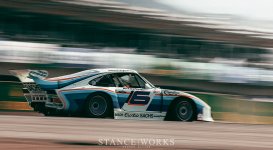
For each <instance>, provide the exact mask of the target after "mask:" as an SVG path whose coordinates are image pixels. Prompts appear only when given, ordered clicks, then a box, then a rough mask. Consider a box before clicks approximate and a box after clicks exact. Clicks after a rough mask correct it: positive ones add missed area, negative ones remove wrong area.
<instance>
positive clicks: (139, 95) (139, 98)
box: [128, 91, 150, 106]
mask: <svg viewBox="0 0 273 150" xmlns="http://www.w3.org/2000/svg"><path fill="white" fill-rule="evenodd" d="M149 95H150V92H146V91H133V93H132V94H131V96H129V99H128V105H137V106H144V105H146V104H148V103H149V101H150V96H149Z"/></svg>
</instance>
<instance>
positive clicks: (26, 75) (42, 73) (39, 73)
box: [9, 69, 48, 83]
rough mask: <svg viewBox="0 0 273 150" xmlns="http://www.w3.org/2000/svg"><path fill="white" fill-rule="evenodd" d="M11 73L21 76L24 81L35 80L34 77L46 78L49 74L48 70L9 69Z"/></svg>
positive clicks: (20, 78)
mask: <svg viewBox="0 0 273 150" xmlns="http://www.w3.org/2000/svg"><path fill="white" fill-rule="evenodd" d="M9 72H10V74H12V75H13V76H15V77H17V78H19V80H20V81H21V82H22V83H29V82H34V81H33V79H32V78H33V77H36V78H39V79H44V78H46V77H47V76H48V72H47V71H46V70H30V69H25V70H9Z"/></svg>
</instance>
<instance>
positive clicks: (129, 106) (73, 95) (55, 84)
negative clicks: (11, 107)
mask: <svg viewBox="0 0 273 150" xmlns="http://www.w3.org/2000/svg"><path fill="white" fill-rule="evenodd" d="M10 73H11V74H12V75H14V76H16V77H18V78H19V79H20V81H21V82H22V83H23V93H24V96H25V98H26V100H27V101H28V103H29V105H30V106H31V107H33V109H34V111H37V112H41V113H43V114H45V115H56V114H58V113H60V112H62V113H64V114H73V113H79V114H83V115H86V116H88V117H94V118H114V119H143V120H176V121H194V120H203V121H213V118H212V117H211V108H210V106H209V105H208V104H206V103H205V102H204V101H203V100H201V99H199V98H197V97H195V96H193V95H191V94H188V93H185V92H182V91H174V90H166V89H160V88H158V87H155V86H154V85H153V84H151V83H150V82H149V81H148V80H146V79H145V78H144V77H142V76H141V75H140V74H138V73H137V72H136V71H135V70H131V69H113V68H109V69H90V70H85V71H81V72H78V73H74V74H70V75H66V76H60V77H55V78H47V76H48V72H47V71H45V70H10Z"/></svg>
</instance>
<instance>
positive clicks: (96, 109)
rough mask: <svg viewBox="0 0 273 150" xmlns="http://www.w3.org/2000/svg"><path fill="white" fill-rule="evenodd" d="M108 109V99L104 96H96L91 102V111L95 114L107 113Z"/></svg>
mask: <svg viewBox="0 0 273 150" xmlns="http://www.w3.org/2000/svg"><path fill="white" fill-rule="evenodd" d="M106 109H107V102H106V99H105V98H104V97H102V96H94V97H93V98H92V99H91V101H90V103H89V111H90V112H91V113H92V114H93V115H95V116H100V115H103V114H104V113H105V111H106Z"/></svg>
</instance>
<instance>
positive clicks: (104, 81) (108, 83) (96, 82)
mask: <svg viewBox="0 0 273 150" xmlns="http://www.w3.org/2000/svg"><path fill="white" fill-rule="evenodd" d="M89 84H90V85H93V86H104V87H115V86H116V85H115V83H114V81H113V80H112V78H111V76H110V75H104V76H101V77H98V78H96V79H93V80H91V81H90V82H89Z"/></svg>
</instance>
